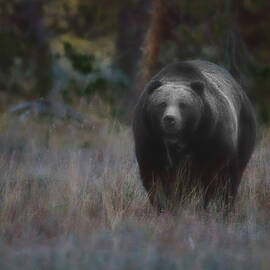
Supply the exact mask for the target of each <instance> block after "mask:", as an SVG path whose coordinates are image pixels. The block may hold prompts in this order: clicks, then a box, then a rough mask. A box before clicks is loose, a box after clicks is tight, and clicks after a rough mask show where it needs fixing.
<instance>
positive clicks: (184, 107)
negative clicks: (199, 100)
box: [179, 103, 188, 110]
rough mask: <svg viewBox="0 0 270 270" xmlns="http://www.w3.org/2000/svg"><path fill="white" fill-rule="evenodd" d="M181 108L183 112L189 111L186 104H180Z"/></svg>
mask: <svg viewBox="0 0 270 270" xmlns="http://www.w3.org/2000/svg"><path fill="white" fill-rule="evenodd" d="M179 107H180V109H182V110H187V109H188V104H186V103H179Z"/></svg>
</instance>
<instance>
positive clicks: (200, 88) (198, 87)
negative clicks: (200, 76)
mask: <svg viewBox="0 0 270 270" xmlns="http://www.w3.org/2000/svg"><path fill="white" fill-rule="evenodd" d="M190 87H191V89H192V90H194V91H195V92H196V93H197V94H198V95H200V96H201V95H202V94H203V92H204V83H203V82H200V81H195V82H192V83H191V84H190Z"/></svg>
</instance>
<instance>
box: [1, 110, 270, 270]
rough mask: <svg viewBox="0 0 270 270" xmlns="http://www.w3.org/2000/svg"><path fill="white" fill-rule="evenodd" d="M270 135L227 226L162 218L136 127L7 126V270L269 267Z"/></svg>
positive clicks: (185, 213)
mask: <svg viewBox="0 0 270 270" xmlns="http://www.w3.org/2000/svg"><path fill="white" fill-rule="evenodd" d="M269 140H270V137H269V135H268V134H267V133H265V135H264V136H263V139H262V140H261V142H260V143H259V144H258V146H257V148H256V151H255V153H254V155H253V158H252V160H251V162H250V163H249V167H248V168H247V170H246V173H245V175H244V178H243V180H242V183H241V187H240V192H239V196H238V198H237V202H236V210H235V212H234V213H233V214H231V215H230V217H229V219H228V221H227V222H226V223H225V222H223V221H222V219H220V217H219V214H218V213H215V211H214V207H213V209H212V211H210V212H209V213H205V212H198V211H196V210H195V207H193V205H192V204H190V205H185V206H184V207H182V208H180V211H179V213H178V214H177V215H171V214H170V213H163V214H161V215H160V216H158V215H156V212H155V211H154V210H153V209H152V208H151V206H150V205H149V202H148V199H147V195H146V193H145V191H144V190H143V188H142V185H141V183H140V180H139V175H138V168H137V164H136V160H135V157H134V152H133V141H132V135H131V130H130V128H129V127H125V126H122V125H121V124H119V123H117V122H110V121H104V123H103V124H102V125H101V126H100V127H99V128H97V129H93V130H91V129H85V128H81V127H79V126H76V125H74V124H68V123H64V122H61V121H59V122H57V121H54V122H53V123H51V124H48V123H47V122H46V121H43V122H41V121H40V120H39V121H37V120H33V119H32V120H25V121H24V122H19V121H18V120H17V119H13V118H10V117H9V116H7V115H2V116H1V120H0V146H1V153H0V179H1V181H0V269H57V270H58V269H104V270H105V269H106V270H110V269H117V270H121V269H131V270H132V269H136V270H137V269H147V270H151V269H162V270H163V269H170V270H171V269H172V270H174V269H195V270H196V269H207V270H208V269H209V270H210V269H269V268H270V257H269V250H270V226H269V224H270V218H269V217H270V215H269V214H270V179H269V170H270V166H269V160H270V149H269V146H268V145H269Z"/></svg>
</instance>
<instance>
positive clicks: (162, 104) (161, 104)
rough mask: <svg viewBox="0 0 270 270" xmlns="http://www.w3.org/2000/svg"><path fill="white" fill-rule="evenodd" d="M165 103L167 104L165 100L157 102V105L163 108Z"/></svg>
mask: <svg viewBox="0 0 270 270" xmlns="http://www.w3.org/2000/svg"><path fill="white" fill-rule="evenodd" d="M166 105H167V104H166V102H165V101H164V102H161V103H159V104H158V106H159V107H160V108H165V107H166Z"/></svg>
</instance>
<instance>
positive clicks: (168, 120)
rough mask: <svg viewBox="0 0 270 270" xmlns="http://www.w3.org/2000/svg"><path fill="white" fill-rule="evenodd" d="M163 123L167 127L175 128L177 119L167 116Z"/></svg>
mask: <svg viewBox="0 0 270 270" xmlns="http://www.w3.org/2000/svg"><path fill="white" fill-rule="evenodd" d="M163 121H164V124H165V126H166V127H174V126H175V124H176V119H175V117H174V116H172V115H166V116H165V117H164V119H163Z"/></svg>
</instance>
